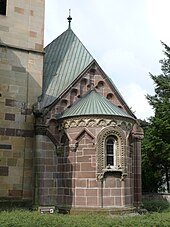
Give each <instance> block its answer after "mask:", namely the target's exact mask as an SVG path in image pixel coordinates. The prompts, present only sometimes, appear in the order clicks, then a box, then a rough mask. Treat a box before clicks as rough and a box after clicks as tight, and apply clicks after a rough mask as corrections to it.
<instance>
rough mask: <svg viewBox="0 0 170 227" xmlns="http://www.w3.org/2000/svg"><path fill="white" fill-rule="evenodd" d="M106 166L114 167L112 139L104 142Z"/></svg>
mask: <svg viewBox="0 0 170 227" xmlns="http://www.w3.org/2000/svg"><path fill="white" fill-rule="evenodd" d="M106 165H107V166H108V165H111V166H113V165H114V138H113V137H112V138H108V139H107V140H106Z"/></svg>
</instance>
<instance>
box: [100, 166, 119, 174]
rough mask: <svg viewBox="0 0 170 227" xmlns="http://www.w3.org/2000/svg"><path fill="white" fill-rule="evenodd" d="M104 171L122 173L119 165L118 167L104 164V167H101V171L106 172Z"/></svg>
mask: <svg viewBox="0 0 170 227" xmlns="http://www.w3.org/2000/svg"><path fill="white" fill-rule="evenodd" d="M106 172H120V173H122V172H123V169H122V168H121V167H118V166H106V168H105V169H103V173H106Z"/></svg>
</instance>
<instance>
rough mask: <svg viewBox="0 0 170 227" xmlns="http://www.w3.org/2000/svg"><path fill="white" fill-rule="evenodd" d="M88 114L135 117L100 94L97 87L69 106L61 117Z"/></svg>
mask: <svg viewBox="0 0 170 227" xmlns="http://www.w3.org/2000/svg"><path fill="white" fill-rule="evenodd" d="M86 115H107V116H108V115H112V116H123V117H128V118H133V117H132V116H130V115H129V114H128V113H126V112H124V111H123V110H122V109H120V108H119V107H117V106H116V105H114V104H113V103H112V102H111V101H109V100H108V99H106V98H105V97H103V96H102V95H100V94H99V93H98V92H97V91H96V90H95V89H93V90H91V91H89V92H88V93H86V94H85V95H84V96H83V97H82V98H80V99H79V100H78V101H77V102H75V103H74V104H73V105H72V106H71V107H70V108H67V109H66V110H65V111H64V112H63V114H62V115H61V116H60V118H67V117H73V116H74V117H75V116H86Z"/></svg>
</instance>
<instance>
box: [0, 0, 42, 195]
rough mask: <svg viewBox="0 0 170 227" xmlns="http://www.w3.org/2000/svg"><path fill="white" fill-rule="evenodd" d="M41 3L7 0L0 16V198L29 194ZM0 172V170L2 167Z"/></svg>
mask: <svg viewBox="0 0 170 227" xmlns="http://www.w3.org/2000/svg"><path fill="white" fill-rule="evenodd" d="M43 27H44V1H39V0H32V1H24V0H18V1H9V0H8V1H7V14H6V15H0V121H1V123H0V157H1V158H0V160H1V161H0V182H1V184H0V197H3V198H9V197H10V198H16V197H17V198H29V199H32V196H33V143H34V117H33V113H32V105H33V104H34V103H35V102H36V101H37V97H38V96H39V95H40V94H41V84H42V82H41V81H42V69H43ZM1 170H2V171H1Z"/></svg>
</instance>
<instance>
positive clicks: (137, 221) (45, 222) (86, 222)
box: [0, 210, 170, 227]
mask: <svg viewBox="0 0 170 227" xmlns="http://www.w3.org/2000/svg"><path fill="white" fill-rule="evenodd" d="M112 226H113V227H114V226H117V227H118V226H120V227H122V226H129V227H130V226H131V227H132V226H134V227H142V226H145V227H149V226H153V227H158V226H160V227H164V226H166V227H168V226H170V212H164V213H158V212H155V213H147V214H145V215H133V216H130V215H127V216H126V215H125V216H109V215H99V214H90V215H87V214H86V215H62V214H58V213H54V214H41V213H39V212H36V211H32V212H31V211H25V210H14V211H2V212H0V227H112Z"/></svg>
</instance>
